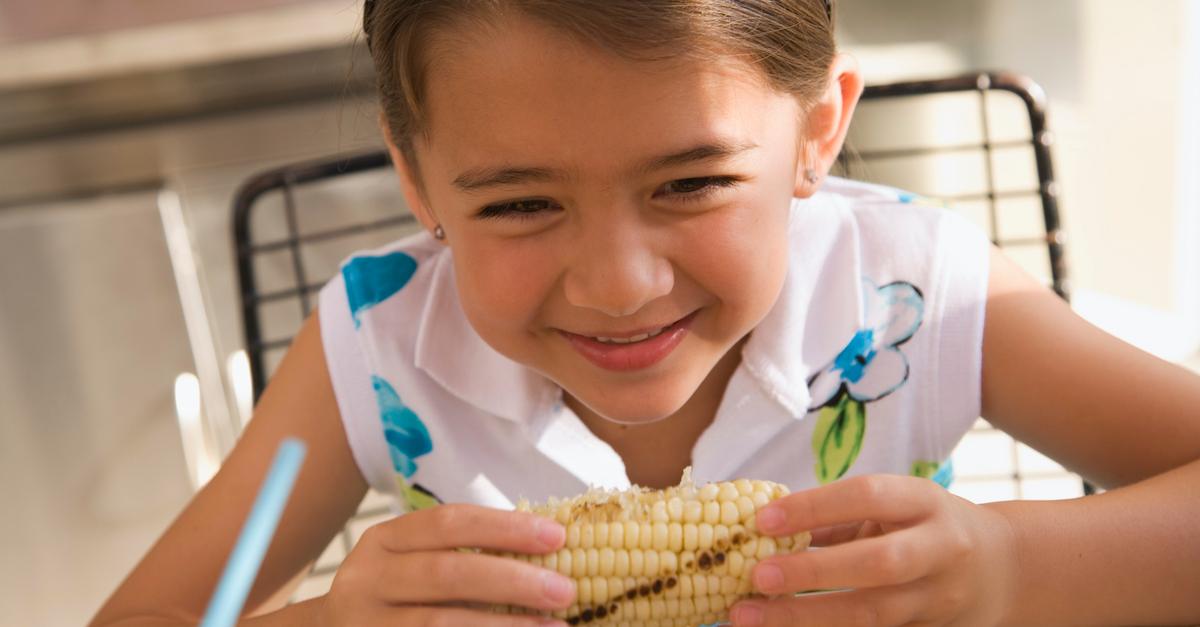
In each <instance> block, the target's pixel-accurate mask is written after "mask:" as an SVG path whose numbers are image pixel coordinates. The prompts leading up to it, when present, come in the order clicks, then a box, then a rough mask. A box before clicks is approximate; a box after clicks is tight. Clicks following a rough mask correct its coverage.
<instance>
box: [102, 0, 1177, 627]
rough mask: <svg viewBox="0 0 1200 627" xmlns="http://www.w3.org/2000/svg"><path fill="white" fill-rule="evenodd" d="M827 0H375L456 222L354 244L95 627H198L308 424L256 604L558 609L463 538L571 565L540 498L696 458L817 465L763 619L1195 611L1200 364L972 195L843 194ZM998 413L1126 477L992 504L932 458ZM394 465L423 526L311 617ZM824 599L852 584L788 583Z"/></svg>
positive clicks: (430, 183) (533, 570) (1062, 456)
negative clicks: (1074, 307) (1022, 252)
mask: <svg viewBox="0 0 1200 627" xmlns="http://www.w3.org/2000/svg"><path fill="white" fill-rule="evenodd" d="M371 5H373V6H371ZM828 9H829V7H828V6H827V5H826V4H825V3H824V2H822V1H821V0H777V1H771V2H766V1H761V2H733V1H731V0H672V1H658V0H655V1H640V0H639V1H634V0H607V1H605V2H593V1H591V0H490V1H487V2H484V1H470V2H469V1H455V2H451V1H446V2H418V1H416V0H374V2H372V3H369V6H368V8H367V11H366V19H365V27H366V33H367V37H368V42H369V44H370V46H371V49H372V53H373V55H374V59H375V63H376V68H377V71H378V72H379V87H380V94H381V99H382V106H383V112H382V114H381V117H380V126H381V129H382V131H383V134H384V137H385V139H386V140H387V145H388V148H389V150H390V151H391V154H392V158H393V162H394V163H395V166H396V171H397V174H398V176H399V181H400V184H401V187H402V188H403V192H404V195H405V198H406V200H407V201H408V205H409V207H411V208H412V210H413V211H414V212H415V213H416V215H417V216H418V217H419V218H420V220H421V222H422V224H423V225H424V226H425V231H426V232H425V233H423V234H421V235H420V236H418V237H413V238H410V239H406V240H404V241H401V242H397V243H395V244H393V245H390V246H387V247H385V248H383V249H381V250H377V251H372V252H370V253H364V254H361V255H357V256H355V257H353V258H352V259H350V260H348V261H347V262H346V264H345V265H344V266H343V269H342V272H341V273H340V275H339V276H338V277H337V278H335V279H334V280H333V281H332V282H331V283H330V284H329V285H328V286H327V287H326V288H325V290H324V291H323V292H322V294H321V300H320V313H319V315H314V316H313V317H312V319H310V320H308V321H307V323H306V324H305V326H304V328H303V330H302V331H301V333H300V334H299V336H298V337H297V338H296V340H295V342H294V344H293V345H292V348H291V351H290V354H289V355H288V357H287V358H286V360H285V361H284V362H283V364H282V366H281V367H280V369H279V371H278V372H277V374H276V375H275V378H274V380H273V381H272V382H271V386H270V388H269V389H268V390H267V392H266V394H265V395H264V396H263V398H262V401H261V403H260V404H259V406H258V408H257V409H256V412H255V418H254V420H253V421H252V422H251V424H250V426H249V427H248V428H247V430H246V432H245V434H244V435H243V437H242V439H241V441H240V442H239V444H238V446H237V448H236V450H234V451H233V453H232V454H231V455H230V456H229V458H228V460H227V461H226V462H225V464H224V466H223V467H222V468H221V471H220V472H219V473H218V474H217V476H216V477H215V478H214V479H213V480H212V481H211V482H210V483H209V484H208V485H207V486H206V487H205V488H204V489H203V490H202V491H200V493H199V494H197V495H196V497H195V499H194V500H193V501H192V503H191V504H190V505H189V506H188V507H187V509H186V510H185V511H184V512H183V513H182V514H181V516H180V517H179V519H178V520H177V521H176V522H175V523H174V524H173V525H172V526H171V528H170V529H168V531H167V532H166V533H165V534H164V536H163V537H162V538H161V539H160V540H159V542H158V543H157V545H156V546H155V547H154V548H153V549H152V550H151V551H150V552H149V554H148V555H146V557H145V558H144V560H143V561H142V562H141V564H139V565H138V567H137V568H136V569H135V570H134V571H133V573H132V574H131V575H130V576H129V578H128V579H127V580H126V581H125V582H124V583H123V584H122V585H121V587H120V588H119V589H118V590H117V591H116V592H115V594H114V595H113V597H112V598H111V599H110V600H109V602H108V603H107V604H106V605H105V607H104V608H103V609H101V611H100V613H99V615H98V616H97V617H96V619H95V622H94V624H96V625H113V626H115V625H139V626H146V625H164V626H165V625H180V624H185V623H189V622H193V621H195V620H196V619H197V617H198V616H199V615H200V613H201V612H202V611H203V608H204V604H205V601H206V599H207V597H208V595H209V592H210V590H211V589H212V587H213V585H214V582H215V581H216V579H217V577H218V574H219V571H220V569H221V567H222V565H223V562H224V560H225V557H226V555H227V553H228V550H229V548H230V547H231V546H232V544H233V542H234V539H235V536H236V534H237V532H238V529H239V526H240V524H241V522H242V520H243V518H244V516H245V513H246V512H247V511H248V509H249V507H250V503H251V501H252V499H253V497H254V493H255V490H256V488H257V486H258V482H259V480H260V478H261V477H262V476H263V473H264V471H265V467H266V464H267V463H268V461H269V459H270V455H271V452H272V451H273V450H274V448H275V446H276V444H277V443H278V442H279V441H280V439H281V438H283V437H285V436H288V435H295V436H299V437H301V438H303V439H304V440H306V441H307V442H308V443H309V446H310V455H309V458H308V462H307V464H306V465H305V468H304V470H303V472H302V474H301V476H300V479H299V483H298V485H297V488H296V490H295V492H294V493H293V496H292V498H291V501H290V502H289V504H288V507H287V510H286V512H285V514H284V518H283V520H282V522H281V525H280V527H279V532H278V535H277V536H276V537H275V539H274V543H273V544H272V545H271V548H270V551H269V552H268V554H267V557H266V561H265V563H264V566H263V569H262V571H261V573H260V575H259V578H258V581H257V584H256V586H255V588H254V590H253V591H252V593H251V596H250V600H249V603H248V605H247V608H248V610H249V611H250V614H251V615H253V616H254V618H251V619H247V621H246V624H247V625H321V626H325V625H355V626H370V625H390V626H397V625H484V626H499V625H533V624H541V623H542V622H543V621H541V620H540V619H536V618H533V617H528V616H508V615H494V614H489V613H486V612H483V611H479V610H478V609H477V608H478V607H479V604H491V603H503V604H513V605H522V606H527V607H531V608H538V609H556V608H565V607H566V606H567V605H568V604H569V603H570V601H571V599H572V596H573V594H574V590H573V587H572V584H571V582H570V581H568V580H566V579H564V578H562V577H560V576H559V575H557V574H556V573H552V572H550V571H546V570H542V569H540V568H537V567H534V566H532V565H529V564H520V563H516V562H513V561H507V560H502V559H499V558H495V557H489V556H486V555H482V554H475V553H464V552H458V551H455V550H454V549H455V548H456V547H489V548H493V549H497V550H502V551H519V552H531V553H538V552H548V551H551V550H554V549H556V548H558V547H559V546H561V545H562V543H563V541H564V531H563V529H562V527H561V526H559V525H558V524H557V523H554V522H552V521H549V520H544V519H540V518H537V517H535V516H532V515H528V514H520V513H516V512H511V511H505V510H506V509H510V508H511V505H512V503H513V502H514V501H515V500H516V499H517V498H519V497H521V496H524V497H528V498H530V499H532V500H541V499H544V498H546V497H548V496H553V495H557V496H568V495H572V494H575V493H578V492H580V491H582V490H583V489H584V488H585V487H586V486H587V485H588V484H596V485H603V486H607V487H615V488H623V487H627V486H629V485H630V484H631V483H636V484H641V485H645V486H655V487H662V486H666V485H670V484H674V483H675V482H677V481H678V479H679V477H680V474H681V471H682V470H683V468H684V467H685V466H688V465H691V466H693V468H694V474H695V476H696V478H697V479H698V480H700V481H707V480H717V479H728V478H740V477H746V478H762V479H771V480H774V481H778V482H781V483H785V484H788V485H790V486H791V487H792V488H793V490H796V493H795V494H793V495H792V496H789V497H787V498H785V499H783V500H781V501H780V502H778V504H777V505H773V506H772V507H770V508H766V509H765V510H764V511H762V512H760V513H759V514H758V518H757V521H756V522H757V524H758V525H759V527H760V528H761V529H763V530H765V531H767V532H770V533H774V534H778V535H783V534H790V533H794V532H796V531H799V530H814V531H815V536H816V539H817V541H818V543H819V544H824V545H826V547H827V548H824V549H822V550H819V551H810V552H806V553H801V554H797V555H792V556H788V557H781V558H773V559H770V560H765V561H764V562H762V563H760V564H759V565H757V566H756V567H755V570H754V572H753V577H754V582H755V585H756V587H757V589H758V590H759V591H761V592H762V593H764V594H765V595H767V596H765V597H764V598H763V599H756V600H749V601H745V602H742V603H740V604H738V605H737V606H736V607H735V608H734V610H733V613H732V617H733V621H734V624H736V625H738V626H744V625H795V624H813V625H916V624H920V625H992V624H1010V625H1030V624H1066V623H1070V624H1101V623H1105V624H1126V623H1169V622H1181V621H1188V620H1191V621H1195V620H1200V594H1196V587H1195V582H1196V581H1200V535H1197V534H1195V533H1194V526H1193V525H1194V522H1193V521H1195V520H1198V519H1200V500H1197V499H1195V498H1194V496H1195V494H1196V486H1197V485H1200V461H1197V460H1198V459H1200V420H1197V418H1196V416H1197V413H1196V410H1195V409H1194V408H1196V407H1200V382H1198V381H1197V379H1196V377H1194V376H1192V375H1190V374H1188V373H1186V372H1185V371H1183V370H1181V369H1180V368H1177V367H1175V366H1172V365H1170V364H1167V363H1164V362H1161V361H1158V360H1156V359H1154V358H1153V357H1150V356H1148V355H1145V354H1143V353H1140V352H1138V351H1136V350H1135V349H1133V348H1131V347H1129V346H1127V345H1125V344H1122V343H1121V342H1119V341H1117V340H1115V339H1113V338H1111V337H1109V336H1107V335H1104V334H1103V333H1101V332H1100V331H1098V330H1096V329H1094V328H1093V327H1091V326H1089V325H1088V324H1086V323H1085V322H1083V321H1081V320H1080V319H1079V318H1077V317H1075V316H1074V315H1073V314H1072V313H1071V311H1070V310H1069V309H1068V308H1067V307H1066V306H1065V305H1064V304H1063V303H1062V302H1060V301H1059V300H1058V299H1057V298H1056V297H1055V296H1054V295H1053V294H1051V293H1049V292H1048V291H1047V290H1045V289H1044V288H1043V287H1041V286H1040V285H1039V284H1038V283H1037V282H1036V281H1034V280H1032V279H1031V278H1030V277H1028V276H1026V275H1024V274H1023V273H1022V272H1021V271H1019V270H1018V269H1017V268H1016V267H1014V265H1013V264H1012V263H1011V262H1009V261H1008V260H1007V259H1005V258H1004V257H1003V256H1001V255H1000V254H999V253H997V252H996V251H994V250H991V249H990V247H989V245H988V244H987V242H986V240H985V238H984V237H983V236H982V235H981V234H980V233H978V232H977V231H975V230H973V229H972V228H970V227H969V226H967V225H966V224H965V223H964V222H962V221H961V220H960V219H958V218H955V217H953V216H952V214H950V213H948V212H943V211H940V210H936V209H931V208H922V207H918V206H914V205H912V204H906V203H904V202H903V199H904V198H906V197H907V196H902V195H900V194H898V193H897V192H895V191H893V190H888V189H884V188H880V187H875V186H870V185H863V184H858V183H853V182H849V181H842V180H834V179H829V178H827V177H826V173H827V171H828V170H829V167H830V165H831V163H832V162H833V160H834V158H835V157H836V155H837V154H838V152H839V151H840V149H841V147H842V142H843V138H844V137H845V134H846V129H847V126H848V125H849V123H850V118H851V116H852V114H853V113H854V108H855V104H856V102H857V99H858V97H859V94H860V92H861V89H862V79H861V76H860V74H859V72H858V70H857V68H856V67H855V64H854V62H853V61H852V60H851V59H850V58H848V57H846V56H843V55H840V54H838V53H836V51H835V49H834V44H833V40H832V30H833V29H832V15H831V12H830V11H829V10H828ZM981 413H982V415H983V416H985V417H987V418H988V419H989V420H990V421H991V422H992V423H993V424H995V425H997V426H999V427H1001V428H1003V429H1005V430H1006V431H1008V432H1009V433H1011V434H1013V435H1014V436H1016V437H1018V438H1020V439H1022V440H1023V441H1025V442H1028V443H1029V444H1031V445H1032V446H1034V447H1036V448H1038V449H1040V450H1042V451H1045V452H1046V453H1048V454H1050V455H1051V456H1053V457H1054V458H1056V459H1058V460H1059V461H1061V462H1062V463H1064V464H1065V465H1067V466H1068V467H1070V468H1072V469H1074V470H1076V471H1078V472H1080V473H1082V474H1083V475H1084V476H1086V477H1088V478H1089V479H1091V480H1093V481H1095V482H1097V483H1099V484H1100V485H1102V486H1105V487H1107V488H1109V489H1110V491H1109V492H1107V493H1104V494H1101V495H1099V496H1093V497H1089V498H1083V499H1077V500H1073V501H1063V502H1007V503H993V504H988V505H975V504H972V503H969V502H966V501H964V500H962V499H959V498H956V497H954V496H953V495H951V494H950V493H948V492H946V491H945V490H943V489H942V488H941V487H940V486H939V485H937V484H936V483H934V482H933V481H928V480H927V479H924V478H918V477H914V476H911V475H919V476H921V477H927V476H929V475H931V474H933V471H934V470H935V469H936V468H937V462H938V460H942V459H945V458H946V456H947V455H949V453H950V451H951V449H952V448H953V446H954V443H955V442H956V441H957V440H958V439H959V438H960V437H961V436H962V434H963V433H964V432H965V431H966V430H967V428H968V427H969V425H970V424H971V423H972V422H973V421H974V420H975V418H976V417H977V416H978V415H980V414H981ZM837 479H842V480H840V481H836V480H837ZM368 485H373V486H375V487H377V488H379V489H381V490H386V491H389V492H392V493H393V494H395V495H396V496H397V497H398V498H399V499H401V500H402V502H404V503H405V504H406V506H407V509H409V510H410V513H408V514H406V515H403V516H400V517H398V518H395V519H393V520H390V521H388V522H385V523H381V524H379V525H377V526H375V527H373V528H371V529H370V530H369V531H368V532H367V533H366V534H365V535H364V536H363V537H362V539H361V540H360V541H359V543H358V545H357V546H356V547H355V549H354V550H353V551H352V552H351V553H350V555H349V556H348V557H347V559H346V560H345V562H344V563H343V565H342V566H341V568H340V570H339V571H338V573H337V576H336V577H335V579H334V581H333V585H332V589H331V590H330V591H329V593H328V594H327V595H325V596H323V597H320V598H317V599H313V600H311V601H308V602H304V603H300V604H297V605H293V606H289V607H282V609H281V606H282V604H283V600H284V599H285V598H286V597H287V595H288V592H289V590H290V589H291V587H292V583H293V582H294V581H295V580H296V579H297V578H298V577H299V576H301V575H302V574H303V573H304V572H305V569H306V568H307V567H308V565H309V564H310V563H311V562H312V561H313V560H314V559H315V558H316V556H317V554H318V553H319V552H320V551H321V549H322V547H324V546H325V545H326V544H327V543H328V542H329V541H330V539H331V538H332V537H333V536H334V534H335V533H336V532H337V530H338V529H339V527H341V525H342V524H343V523H344V521H345V520H346V519H347V517H348V516H350V515H351V513H352V512H353V511H354V509H355V507H356V505H357V504H358V502H359V500H360V499H361V498H362V496H363V494H364V491H365V490H366V489H367V486H368ZM439 502H444V503H454V504H452V505H441V504H439ZM815 588H821V589H827V588H839V589H841V588H845V589H849V590H848V591H844V592H839V593H835V594H826V595H817V596H807V597H800V598H796V597H794V596H793V595H791V594H789V593H792V592H796V591H802V590H810V589H815ZM545 622H550V621H545Z"/></svg>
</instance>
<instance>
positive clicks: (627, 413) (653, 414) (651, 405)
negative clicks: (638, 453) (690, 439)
mask: <svg viewBox="0 0 1200 627" xmlns="http://www.w3.org/2000/svg"><path fill="white" fill-rule="evenodd" d="M573 396H575V398H576V399H578V400H579V401H580V402H581V403H583V404H584V405H587V406H588V409H591V410H592V411H594V412H596V413H597V414H599V415H600V416H602V417H604V419H605V420H609V421H611V422H615V423H618V424H623V425H644V424H649V423H652V422H658V421H659V420H662V419H664V418H669V417H670V416H672V415H673V414H675V413H676V412H678V411H679V409H680V408H681V407H683V405H684V403H686V402H687V400H688V395H686V394H654V395H646V394H638V393H636V392H635V391H634V390H628V391H624V392H623V393H620V394H612V393H609V394H605V393H603V392H600V393H599V394H594V395H577V394H573Z"/></svg>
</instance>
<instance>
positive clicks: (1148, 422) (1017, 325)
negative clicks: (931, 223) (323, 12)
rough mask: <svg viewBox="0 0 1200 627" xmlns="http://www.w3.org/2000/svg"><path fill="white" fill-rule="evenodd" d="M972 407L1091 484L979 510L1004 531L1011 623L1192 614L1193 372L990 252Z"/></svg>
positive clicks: (1199, 578)
mask: <svg viewBox="0 0 1200 627" xmlns="http://www.w3.org/2000/svg"><path fill="white" fill-rule="evenodd" d="M986 320H987V321H986V323H985V329H984V351H983V354H984V363H983V413H984V416H985V417H986V418H988V420H990V421H991V422H992V423H993V424H994V425H996V426H997V427H999V428H1001V429H1003V430H1005V431H1007V432H1008V433H1010V434H1012V435H1013V436H1014V437H1016V438H1018V439H1020V440H1022V441H1024V442H1025V443H1027V444H1029V445H1030V446H1033V447H1034V448H1036V449H1038V450H1041V451H1042V452H1044V453H1046V454H1047V455H1049V456H1050V457H1052V458H1054V459H1056V460H1058V461H1060V462H1061V463H1063V464H1064V465H1065V466H1067V467H1068V468H1071V469H1073V470H1075V471H1077V472H1079V473H1081V474H1082V475H1083V476H1085V477H1088V478H1089V479H1091V480H1093V481H1096V482H1098V483H1099V484H1100V485H1102V486H1105V487H1109V488H1114V489H1112V491H1110V492H1107V493H1105V494H1101V495H1098V496H1094V497H1089V498H1084V499H1076V500H1072V501H1065V502H1036V501H1025V502H1007V503H995V504H991V505H988V506H987V507H988V508H989V509H992V510H994V511H996V512H999V513H1001V514H1002V515H1004V516H1005V517H1006V518H1007V519H1008V520H1009V521H1010V522H1011V524H1012V526H1013V529H1014V532H1015V534H1016V538H1017V547H1018V548H1017V557H1018V560H1019V571H1018V573H1017V580H1016V581H1017V584H1018V588H1017V590H1018V597H1017V600H1016V601H1015V602H1014V603H1012V604H1011V610H1012V612H1013V614H1012V615H1011V616H1010V617H1009V622H1011V623H1013V624H1045V623H1063V622H1071V623H1088V624H1094V623H1129V622H1139V623H1148V622H1155V621H1158V622H1170V621H1181V620H1192V621H1195V620H1196V619H1197V618H1198V617H1200V595H1198V594H1196V590H1197V588H1196V582H1200V535H1198V534H1196V533H1195V530H1196V524H1197V523H1196V521H1200V499H1197V498H1196V496H1197V495H1198V494H1200V488H1198V487H1197V486H1200V462H1198V461H1197V460H1200V377H1197V376H1195V375H1193V374H1191V373H1189V372H1187V371H1186V370H1184V369H1183V368H1180V367H1178V366H1175V365H1173V364H1170V363H1167V362H1165V361H1162V360H1159V359H1157V358H1155V357H1153V356H1151V355H1148V354H1146V353H1143V352H1141V351H1139V350H1137V349H1135V348H1133V347H1131V346H1129V345H1128V344H1125V343H1123V342H1121V341H1120V340H1117V339H1116V338H1113V337H1111V336H1109V335H1107V334H1105V333H1104V332H1102V331H1100V330H1099V329H1096V328H1095V327H1093V326H1091V325H1089V324H1088V323H1087V322H1085V321H1083V320H1082V319H1080V318H1079V317H1077V316H1076V315H1075V314H1074V313H1072V312H1071V311H1070V309H1069V308H1068V307H1067V306H1066V305H1065V304H1064V303H1062V302H1061V301H1060V300H1059V299H1058V298H1057V297H1055V296H1054V295H1053V294H1052V293H1050V292H1049V291H1047V290H1046V289H1044V288H1042V287H1041V286H1040V285H1038V284H1037V283H1036V282H1035V281H1034V280H1033V279H1031V278H1029V277H1028V276H1027V275H1025V274H1024V273H1023V272H1022V271H1021V270H1020V269H1018V268H1017V267H1016V266H1015V265H1014V264H1013V263H1012V262H1011V261H1009V260H1008V259H1007V258H1005V257H1003V256H1002V255H1000V254H999V253H998V252H995V251H994V252H993V255H992V275H991V280H990V282H989V294H988V306H987V319H986Z"/></svg>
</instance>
